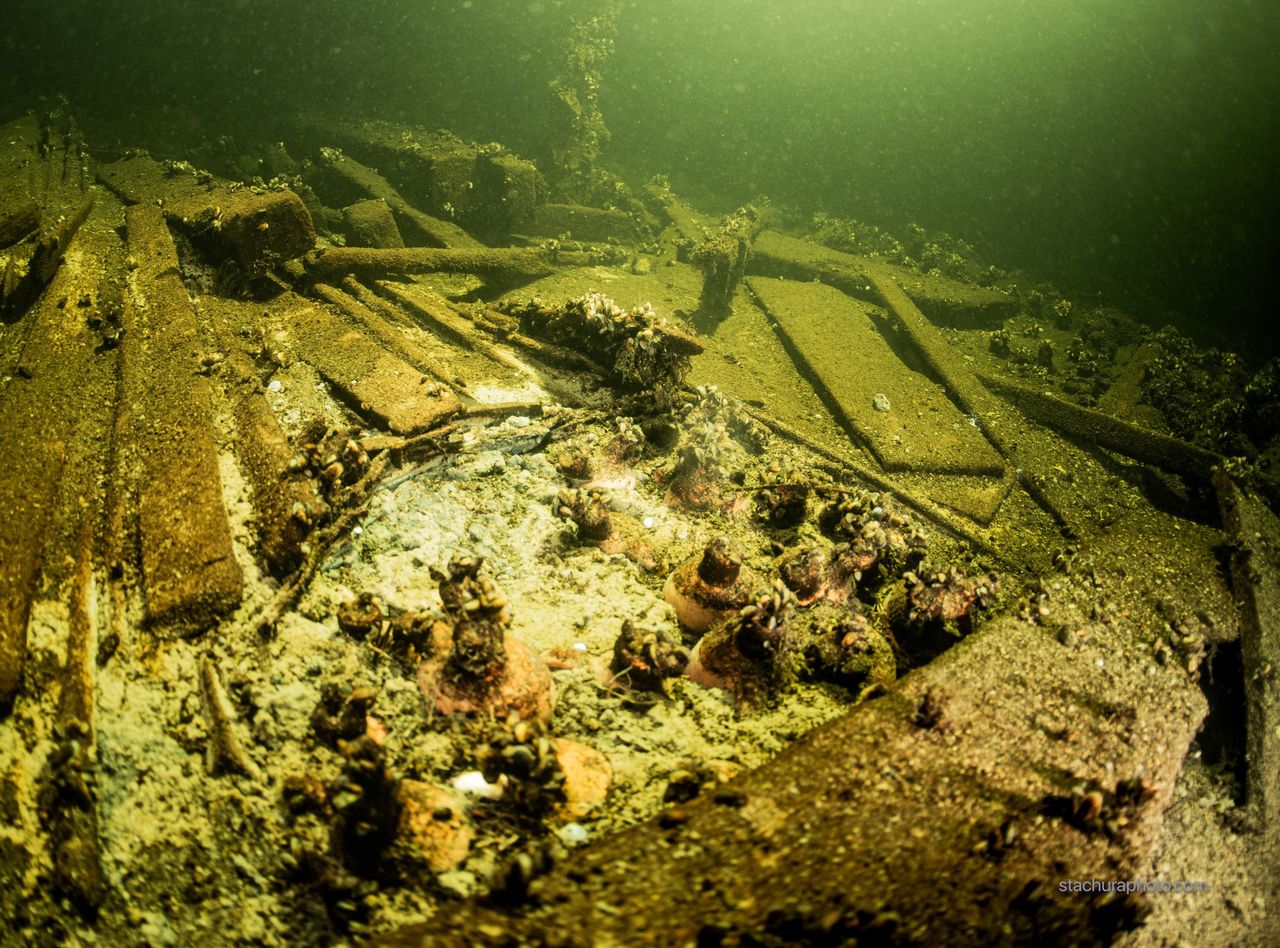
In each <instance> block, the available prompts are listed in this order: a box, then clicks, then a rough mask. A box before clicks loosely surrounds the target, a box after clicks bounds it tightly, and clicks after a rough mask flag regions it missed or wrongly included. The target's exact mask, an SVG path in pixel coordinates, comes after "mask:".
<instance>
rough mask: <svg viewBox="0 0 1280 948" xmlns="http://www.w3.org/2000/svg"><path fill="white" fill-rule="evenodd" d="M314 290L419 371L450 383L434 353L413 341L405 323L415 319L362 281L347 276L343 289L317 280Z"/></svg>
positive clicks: (442, 381) (441, 381)
mask: <svg viewBox="0 0 1280 948" xmlns="http://www.w3.org/2000/svg"><path fill="white" fill-rule="evenodd" d="M312 289H313V291H314V292H315V294H316V295H317V296H319V297H320V298H321V299H322V300H324V301H325V302H326V303H330V304H332V305H334V306H336V307H338V308H339V309H340V310H342V311H343V312H344V313H346V314H347V316H348V317H350V318H351V319H352V320H354V321H355V322H356V323H358V324H360V325H361V326H363V327H364V328H365V329H366V330H367V331H368V332H369V333H370V335H372V336H373V338H374V339H376V340H377V341H378V343H379V344H380V345H382V346H385V347H386V348H387V349H389V350H390V351H392V352H394V353H395V354H396V355H398V356H400V358H402V359H404V360H405V361H406V362H408V363H409V364H410V365H412V366H413V367H414V368H416V369H418V370H419V371H420V372H425V373H426V374H427V375H430V376H431V377H432V378H434V379H435V380H436V381H437V382H440V383H441V384H443V385H446V386H448V385H449V379H448V377H447V376H446V374H445V372H444V370H443V369H441V368H440V367H439V366H437V365H436V364H435V360H434V359H433V358H432V357H431V354H430V353H428V352H427V351H426V350H425V349H423V348H422V346H420V345H418V344H417V343H416V342H414V340H413V339H411V338H410V337H409V335H408V333H407V332H406V331H405V330H406V329H407V328H408V326H406V325H405V322H408V324H409V326H412V325H413V322H412V320H409V319H408V318H407V317H405V316H404V315H403V314H402V313H399V312H398V311H397V310H396V309H395V307H393V306H392V305H391V304H390V303H388V302H387V301H386V300H384V299H382V298H381V297H380V296H378V295H377V294H376V293H374V292H373V291H372V290H370V289H369V288H368V287H367V286H365V285H364V284H363V283H361V282H360V281H358V280H356V279H354V278H348V279H346V280H344V281H343V282H342V288H341V289H339V288H338V287H336V286H329V285H328V284H326V283H317V284H315V286H314V287H312ZM388 312H394V313H396V314H397V316H398V317H399V321H398V322H397V323H392V322H391V321H390V320H388V319H387V318H386V317H385V316H384V315H383V314H384V313H388Z"/></svg>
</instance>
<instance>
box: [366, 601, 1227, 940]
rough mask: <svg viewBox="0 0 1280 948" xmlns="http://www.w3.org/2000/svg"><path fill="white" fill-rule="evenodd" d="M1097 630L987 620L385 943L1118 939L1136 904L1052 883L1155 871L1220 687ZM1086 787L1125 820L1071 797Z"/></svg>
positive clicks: (1104, 807)
mask: <svg viewBox="0 0 1280 948" xmlns="http://www.w3.org/2000/svg"><path fill="white" fill-rule="evenodd" d="M1099 629H1101V627H1099ZM1103 638H1104V639H1105V643H1104V642H1103V641H1101V640H1095V641H1094V642H1091V643H1089V644H1087V645H1085V646H1082V647H1080V648H1071V647H1067V646H1064V645H1061V644H1059V643H1058V641H1057V640H1056V638H1055V637H1054V636H1052V635H1049V634H1046V632H1045V631H1044V630H1042V629H1040V628H1038V627H1036V626H1034V625H1030V624H1027V623H1023V622H1020V621H1018V620H1016V619H1004V620H999V621H996V622H993V623H991V624H989V625H988V626H987V627H985V628H983V629H981V630H979V631H978V632H977V633H975V634H974V635H972V636H970V637H969V638H968V639H966V640H965V641H963V642H961V643H959V644H958V645H956V646H954V647H953V648H952V649H950V650H949V651H948V652H946V653H945V654H944V655H942V656H941V657H940V658H938V659H936V660H935V661H933V662H932V663H931V664H930V665H928V666H927V667H925V668H922V669H919V670H917V671H915V672H912V673H911V674H910V675H908V676H906V677H905V678H903V679H901V680H899V681H898V682H897V683H895V684H894V685H893V686H892V687H891V688H890V689H889V691H888V693H887V694H885V695H884V696H883V697H879V698H876V699H875V700H872V701H868V702H866V703H865V704H863V705H861V706H860V707H858V708H856V709H855V710H854V711H852V712H851V713H849V714H848V715H846V716H845V717H842V718H840V719H838V720H836V721H834V722H832V723H830V724H828V725H825V726H823V727H821V728H819V729H818V730H817V731H815V732H812V733H810V734H809V735H807V736H805V737H803V738H801V739H800V740H799V741H798V742H797V743H796V744H794V745H792V746H791V747H789V748H787V749H786V750H785V751H783V752H782V753H781V754H780V755H779V756H778V757H777V758H775V759H774V760H773V761H771V762H769V763H767V764H765V765H764V766H762V767H760V768H759V769H757V770H755V771H752V772H750V773H747V774H744V775H742V776H740V777H737V778H735V779H734V780H732V781H730V782H729V783H726V784H722V785H720V786H718V787H716V788H715V790H714V791H710V792H707V793H704V794H703V795H702V796H701V797H699V798H698V799H695V800H694V801H692V802H690V803H687V804H681V805H678V806H675V807H672V808H670V809H668V810H666V811H664V812H663V813H661V814H660V815H659V816H658V817H656V818H655V819H653V820H650V821H649V822H647V823H645V824H642V825H640V826H637V827H634V828H632V829H629V830H625V831H623V832H622V833H618V834H616V835H613V836H610V837H607V838H605V839H602V840H600V841H599V842H598V843H595V844H593V845H590V846H588V847H586V848H584V849H581V850H579V851H577V852H575V853H574V855H573V858H572V859H570V860H565V861H564V862H563V864H558V865H556V866H553V867H552V868H551V869H550V870H549V872H548V873H547V874H546V875H544V876H542V877H539V878H537V879H535V880H534V881H533V883H532V885H531V887H530V889H531V893H532V896H533V897H532V898H530V899H529V900H528V901H526V902H525V903H524V904H523V905H520V906H516V907H513V908H511V909H508V910H507V911H502V910H499V909H497V908H495V907H493V906H492V905H488V906H486V905H482V904H477V903H473V904H470V905H463V906H456V907H451V908H450V909H449V911H446V912H439V913H438V914H437V915H436V916H434V917H433V918H432V919H431V920H430V921H429V922H427V923H425V924H422V925H418V926H410V927H408V928H405V929H402V930H401V931H399V932H395V933H392V934H390V935H387V936H383V937H381V938H378V939H375V940H374V942H373V944H376V945H399V946H409V945H428V944H430V945H433V946H440V945H448V946H452V945H476V944H487V945H496V944H506V943H554V944H564V945H591V944H661V945H685V944H696V943H705V942H707V941H708V940H710V939H712V938H714V939H715V943H719V944H725V943H730V944H772V943H808V944H815V943H821V944H845V943H853V942H854V941H855V940H856V941H857V943H858V944H862V943H864V941H866V942H868V943H870V942H873V941H874V942H875V943H887V944H1030V943H1032V942H1037V943H1046V942H1048V943H1053V944H1073V943H1093V942H1106V941H1109V940H1110V938H1111V937H1113V936H1114V935H1115V934H1117V933H1118V931H1120V930H1122V929H1123V928H1124V927H1126V925H1131V924H1133V923H1134V920H1135V919H1134V917H1133V916H1132V915H1129V916H1126V915H1125V913H1124V912H1121V911H1113V912H1110V913H1108V912H1107V911H1105V910H1103V909H1102V908H1101V907H1100V906H1099V904H1098V903H1097V901H1096V900H1094V899H1088V898H1081V897H1080V894H1079V893H1072V892H1063V891H1061V890H1060V889H1059V886H1058V882H1059V880H1062V879H1068V878H1074V879H1089V878H1117V877H1118V878H1128V877H1132V876H1134V875H1136V874H1139V873H1141V872H1142V871H1143V870H1145V868H1146V866H1147V864H1148V860H1149V858H1150V856H1151V854H1152V851H1153V848H1154V846H1155V844H1156V842H1157V839H1158V833H1159V829H1160V824H1161V821H1162V817H1163V813H1164V810H1165V809H1166V807H1167V806H1168V805H1169V803H1170V802H1171V800H1172V797H1173V783H1174V780H1175V778H1176V776H1177V773H1178V770H1179V768H1180V766H1181V764H1182V760H1183V757H1184V755H1185V753H1186V750H1187V748H1188V746H1189V744H1190V742H1191V740H1192V738H1193V737H1194V736H1195V733H1196V730H1197V728H1198V726H1199V724H1200V721H1201V719H1202V718H1203V716H1204V713H1205V701H1204V698H1203V696H1202V695H1201V694H1200V692H1199V690H1198V689H1197V687H1196V686H1195V684H1194V683H1193V682H1192V681H1191V680H1190V679H1189V678H1188V676H1186V675H1185V674H1184V673H1183V672H1182V671H1181V670H1179V669H1177V668H1173V667H1169V668H1165V669H1155V670H1153V666H1152V665H1151V663H1150V661H1149V660H1148V659H1146V658H1143V657H1140V656H1139V655H1137V654H1133V653H1131V652H1130V651H1128V650H1127V649H1125V648H1123V647H1120V645H1119V643H1118V642H1117V641H1116V638H1117V637H1116V636H1115V635H1104V636H1103ZM1104 655H1105V661H1103V660H1100V658H1101V657H1102V656H1104ZM1082 694H1083V695H1088V696H1089V699H1090V700H1089V701H1088V702H1081V701H1080V700H1079V697H1078V696H1080V695H1082ZM922 706H928V707H929V708H931V709H932V710H933V711H935V712H936V714H930V715H928V716H924V715H922V714H921V708H922ZM1029 707H1030V708H1035V709H1037V714H1038V715H1039V716H1040V719H1042V720H1045V721H1050V720H1054V719H1060V720H1063V721H1068V722H1070V725H1071V728H1072V729H1073V730H1075V731H1079V732H1081V733H1087V734H1088V735H1089V738H1090V745H1089V746H1090V748H1091V753H1089V754H1087V755H1083V754H1081V753H1080V752H1079V749H1078V748H1076V747H1075V746H1074V745H1073V744H1071V743H1070V742H1069V741H1065V740H1061V739H1060V738H1058V737H1055V736H1054V735H1055V732H1054V730H1053V728H1052V727H1051V726H1049V725H1043V726H1028V717H1027V709H1028V708H1029ZM1080 787H1084V788H1088V789H1087V790H1085V791H1081V790H1078V789H1076V788H1080ZM1086 792H1088V793H1096V794H1097V797H1096V798H1095V799H1096V801H1097V802H1098V804H1099V810H1100V813H1101V814H1103V815H1104V816H1105V818H1108V819H1112V818H1116V817H1123V819H1124V820H1125V824H1124V831H1123V832H1122V833H1116V834H1114V835H1110V834H1108V833H1106V832H1105V831H1103V829H1102V828H1101V825H1100V819H1099V820H1097V821H1095V822H1094V823H1090V822H1089V820H1088V819H1087V816H1088V814H1087V813H1085V814H1083V815H1082V810H1081V809H1079V808H1077V809H1075V810H1073V809H1072V807H1071V803H1070V801H1071V800H1073V799H1074V797H1073V793H1078V794H1081V795H1083V794H1084V793H1086ZM1009 827H1012V830H1009ZM1014 840H1016V841H1014ZM1011 841H1013V842H1011ZM1116 908H1119V906H1116ZM504 939H505V941H504Z"/></svg>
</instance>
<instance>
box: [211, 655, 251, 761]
mask: <svg viewBox="0 0 1280 948" xmlns="http://www.w3.org/2000/svg"><path fill="white" fill-rule="evenodd" d="M200 694H201V697H202V698H203V699H204V715H205V722H206V725H207V726H208V729H209V738H208V744H207V746H206V747H205V755H204V766H205V771H206V772H207V773H208V774H209V776H211V777H216V776H218V775H219V774H225V773H237V774H242V775H243V776H245V777H248V778H249V779H250V780H254V781H259V780H261V779H262V771H261V770H259V769H258V765H257V764H255V763H254V762H253V760H252V758H250V757H249V755H248V754H246V753H245V750H244V745H243V744H241V743H240V737H239V735H237V734H236V727H235V720H236V717H235V711H234V710H232V708H231V702H230V701H228V700H227V693H226V691H225V690H224V689H223V687H222V679H221V677H220V676H219V675H218V666H217V665H216V664H215V663H214V661H213V659H212V658H210V657H209V656H207V655H206V656H205V657H204V658H202V659H200Z"/></svg>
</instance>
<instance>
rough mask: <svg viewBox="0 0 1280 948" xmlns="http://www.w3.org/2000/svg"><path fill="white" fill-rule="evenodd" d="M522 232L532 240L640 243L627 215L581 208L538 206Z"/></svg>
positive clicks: (617, 211)
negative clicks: (545, 238)
mask: <svg viewBox="0 0 1280 948" xmlns="http://www.w3.org/2000/svg"><path fill="white" fill-rule="evenodd" d="M523 232H524V233H525V234H527V235H530V236H534V237H570V238H572V239H573V240H587V241H609V242H616V243H620V244H632V243H635V242H636V241H637V240H639V239H640V228H638V227H637V226H636V222H635V220H633V219H632V218H631V216H630V215H628V214H626V213H625V212H623V211H620V210H618V209H617V208H612V207H611V208H601V207H587V206H585V205H582V204H543V205H540V206H539V207H537V208H535V209H534V212H533V219H532V220H531V221H530V222H529V223H528V225H526V226H525V227H524V229H523Z"/></svg>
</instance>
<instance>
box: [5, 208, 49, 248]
mask: <svg viewBox="0 0 1280 948" xmlns="http://www.w3.org/2000/svg"><path fill="white" fill-rule="evenodd" d="M39 227H40V205H39V204H37V203H36V202H35V201H33V200H32V199H31V198H29V197H26V196H25V195H23V196H20V197H16V198H15V199H13V200H12V201H10V202H9V203H6V204H2V205H0V250H3V249H4V248H5V247H10V246H12V245H13V244H16V243H17V242H18V241H20V240H22V239H23V238H24V237H29V236H30V235H32V234H34V233H35V232H36V230H37V229H38V228H39Z"/></svg>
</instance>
